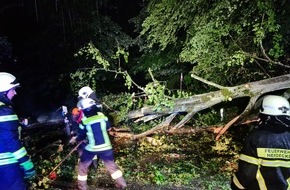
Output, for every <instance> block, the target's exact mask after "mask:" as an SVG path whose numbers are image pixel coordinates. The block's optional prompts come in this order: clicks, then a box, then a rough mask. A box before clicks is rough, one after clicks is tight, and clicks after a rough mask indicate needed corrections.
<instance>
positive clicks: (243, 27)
mask: <svg viewBox="0 0 290 190" xmlns="http://www.w3.org/2000/svg"><path fill="white" fill-rule="evenodd" d="M289 10H290V9H289V5H288V4H287V2H286V1H284V0H275V1H268V0H267V1H262V0H254V1H239V0H234V1H228V0H220V1H210V2H209V1H205V0H199V1H191V0H185V1H178V2H177V1H175V0H167V1H156V0H149V1H148V6H147V7H146V13H147V15H146V17H145V20H144V22H143V23H142V31H141V33H140V34H141V35H140V37H141V38H142V39H144V42H145V43H144V44H143V45H142V48H143V49H144V50H146V51H145V52H146V54H145V55H144V57H147V59H148V58H150V57H152V54H155V55H156V54H157V55H159V56H160V57H162V56H163V55H164V54H166V53H168V54H170V52H175V55H176V56H175V57H172V56H171V54H170V55H169V56H170V57H172V61H171V62H172V64H175V63H179V64H180V63H187V64H188V63H190V64H191V65H192V70H191V71H190V72H193V73H194V74H196V75H198V76H200V77H203V78H205V79H207V80H210V81H213V82H216V83H219V84H221V85H236V84H241V83H244V82H248V81H254V80H259V79H262V78H269V77H272V76H277V75H281V74H284V73H285V72H287V70H288V69H289V67H290V65H289V40H290V39H289V23H290V19H289V17H288V16H287V15H289ZM156 52H157V53H156ZM284 68H286V69H284ZM187 74H188V73H187Z"/></svg>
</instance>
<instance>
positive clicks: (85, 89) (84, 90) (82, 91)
mask: <svg viewBox="0 0 290 190" xmlns="http://www.w3.org/2000/svg"><path fill="white" fill-rule="evenodd" d="M92 92H94V91H93V90H92V89H91V88H90V87H89V86H84V87H82V88H81V89H80V90H79V92H78V94H79V98H87V97H89V95H90V94H91V93H92Z"/></svg>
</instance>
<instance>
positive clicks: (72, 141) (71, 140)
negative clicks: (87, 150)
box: [69, 136, 77, 144]
mask: <svg viewBox="0 0 290 190" xmlns="http://www.w3.org/2000/svg"><path fill="white" fill-rule="evenodd" d="M76 142H77V136H74V137H72V138H71V139H70V140H69V144H76Z"/></svg>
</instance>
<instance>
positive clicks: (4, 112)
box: [0, 101, 35, 176]
mask: <svg viewBox="0 0 290 190" xmlns="http://www.w3.org/2000/svg"><path fill="white" fill-rule="evenodd" d="M18 127H19V119H18V116H17V115H16V114H15V112H14V111H13V109H12V107H11V106H10V105H9V104H7V103H4V102H2V101H0V167H1V166H4V165H9V164H15V163H17V165H20V167H21V169H23V172H24V173H23V174H24V175H27V176H29V175H30V174H33V173H35V170H34V166H33V164H32V162H31V160H30V158H29V156H28V155H27V151H26V149H25V148H24V147H23V145H22V143H21V141H20V140H19V134H18ZM18 167H19V166H18ZM1 168H2V167H1Z"/></svg>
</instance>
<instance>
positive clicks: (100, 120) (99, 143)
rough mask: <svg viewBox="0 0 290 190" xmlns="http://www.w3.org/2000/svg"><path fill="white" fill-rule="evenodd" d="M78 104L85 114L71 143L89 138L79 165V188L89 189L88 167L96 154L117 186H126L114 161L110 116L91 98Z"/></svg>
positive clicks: (82, 189) (81, 189)
mask: <svg viewBox="0 0 290 190" xmlns="http://www.w3.org/2000/svg"><path fill="white" fill-rule="evenodd" d="M78 104H79V108H80V109H81V110H82V111H83V114H84V115H83V117H82V120H81V123H80V125H79V133H78V136H77V137H72V139H71V140H70V143H75V142H76V141H82V140H85V139H86V138H87V143H86V146H85V148H84V150H83V153H82V154H81V157H80V162H79V165H78V188H79V189H80V190H87V175H88V168H89V166H90V164H91V163H92V160H93V158H94V157H95V156H96V155H97V156H98V157H99V158H100V159H101V160H102V161H103V163H104V165H105V167H106V169H107V170H108V172H109V173H110V174H111V177H112V178H113V179H114V180H115V182H116V187H117V188H125V187H126V186H127V185H126V182H125V180H124V178H123V174H122V172H121V170H120V169H119V167H118V166H117V164H116V163H115V161H114V159H115V158H114V152H113V149H112V145H111V142H110V138H109V135H108V132H107V131H108V130H109V128H110V123H109V121H108V118H107V117H106V116H105V115H104V114H103V113H101V112H98V110H99V108H98V107H97V105H96V103H95V101H94V100H93V99H91V98H83V99H81V100H80V101H79V103H78Z"/></svg>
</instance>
